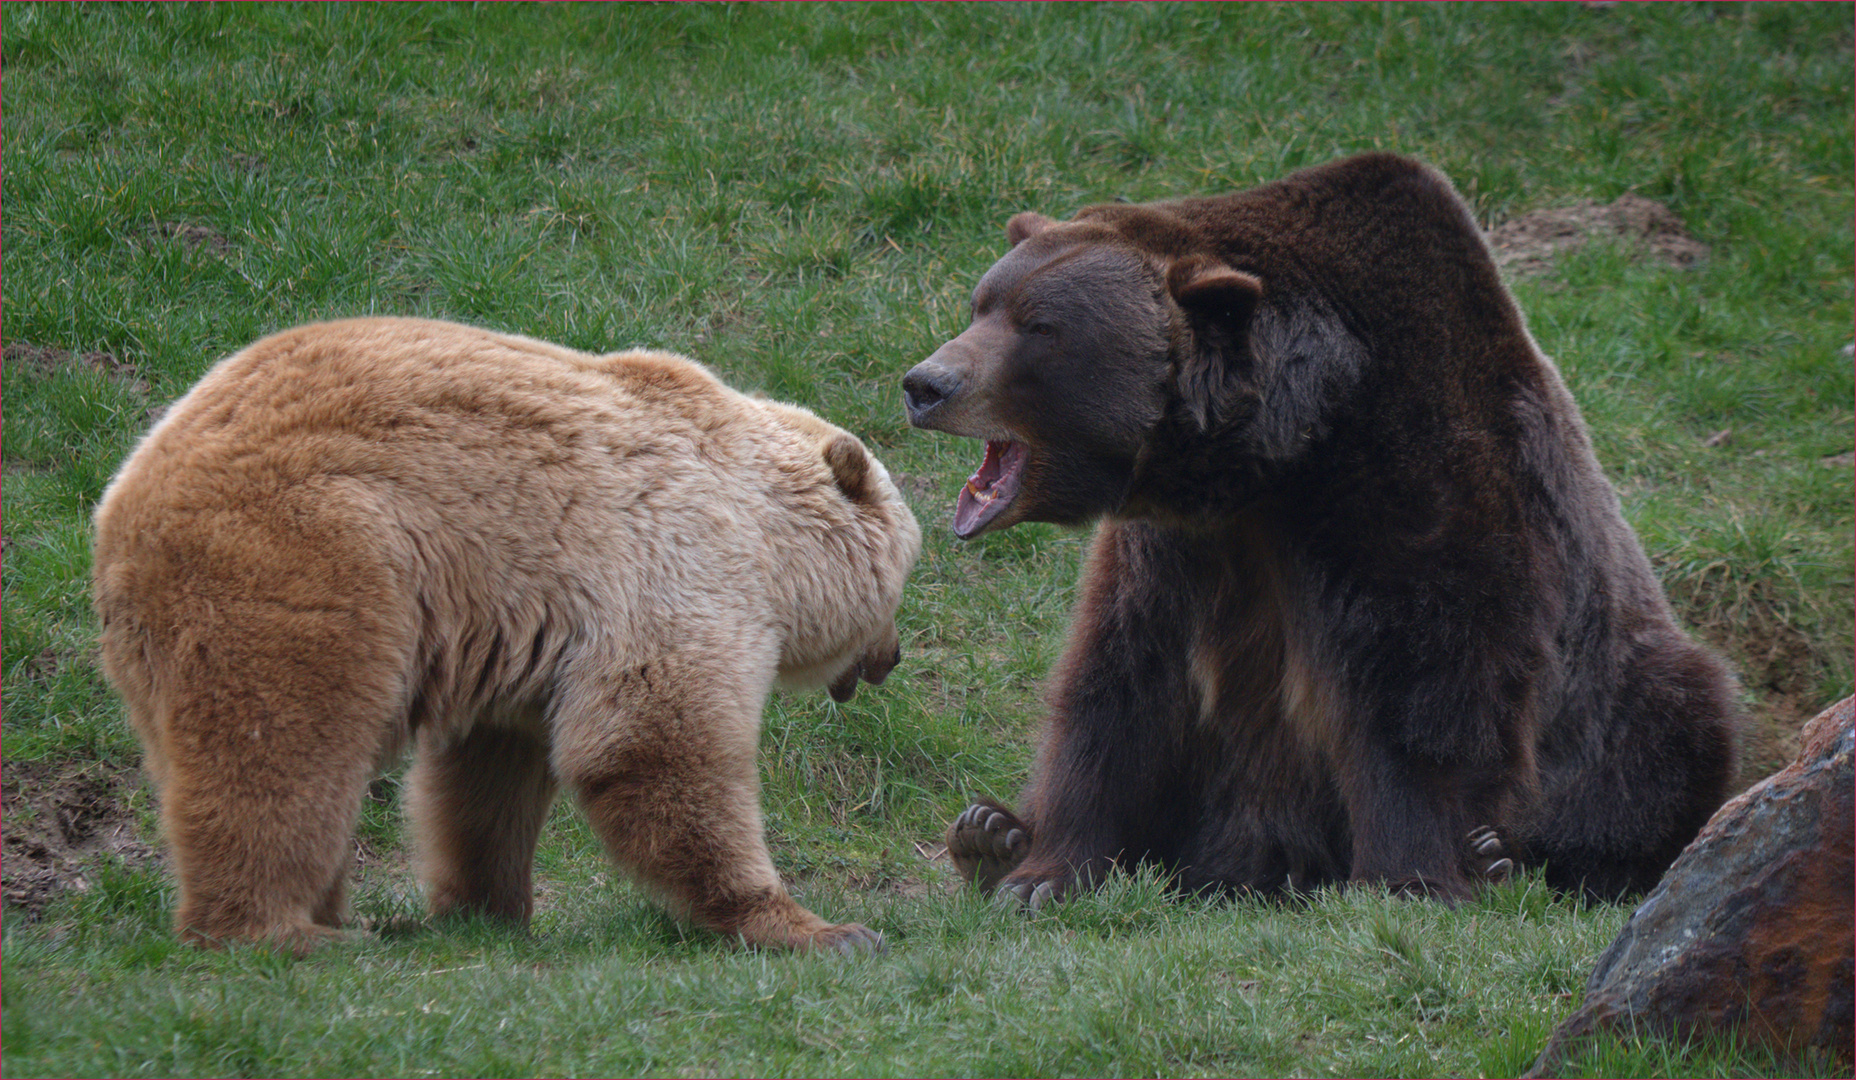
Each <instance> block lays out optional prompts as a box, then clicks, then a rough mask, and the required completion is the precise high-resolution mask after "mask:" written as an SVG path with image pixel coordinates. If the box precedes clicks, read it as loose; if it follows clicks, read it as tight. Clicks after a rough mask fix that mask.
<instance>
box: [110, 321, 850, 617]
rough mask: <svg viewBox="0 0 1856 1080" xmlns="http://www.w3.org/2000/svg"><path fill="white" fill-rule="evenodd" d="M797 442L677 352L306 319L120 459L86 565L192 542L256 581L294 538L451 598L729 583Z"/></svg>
mask: <svg viewBox="0 0 1856 1080" xmlns="http://www.w3.org/2000/svg"><path fill="white" fill-rule="evenodd" d="M801 441H803V440H801V439H800V437H799V436H798V435H796V434H792V433H790V432H787V431H785V430H784V429H782V428H781V427H780V426H779V425H774V424H771V423H769V422H768V421H767V419H766V418H765V417H764V415H762V413H761V411H760V410H759V409H758V408H756V406H755V405H754V403H753V402H752V401H750V400H749V399H747V398H745V397H743V396H742V395H740V394H738V393H736V392H735V391H733V390H731V389H729V388H728V387H726V386H725V385H723V384H722V383H721V382H720V381H718V380H717V379H715V378H714V377H713V376H712V375H710V374H709V373H708V372H707V371H706V370H704V369H703V368H701V367H700V366H699V365H697V364H695V363H694V362H691V361H688V360H684V359H683V358H681V357H677V356H674V355H672V354H668V353H653V352H631V353H619V354H614V355H610V356H593V355H590V354H586V353H580V352H576V351H574V350H570V349H565V348H561V347H559V346H555V345H550V344H548V343H545V342H540V341H533V340H530V339H527V338H521V337H515V336H511V335H503V334H495V333H491V332H488V331H484V330H479V329H475V328H471V327H465V326H458V325H454V324H449V323H441V322H433V321H427V320H418V319H356V320H347V321H342V322H333V323H322V324H312V325H308V326H303V327H297V328H295V329H292V330H287V331H284V332H282V333H280V334H277V335H274V336H272V337H269V338H265V339H263V340H261V341H259V342H257V343H255V344H253V345H252V346H250V347H248V348H246V349H244V350H242V351H241V352H239V353H237V354H235V355H233V356H231V357H229V358H227V359H226V360H224V361H222V362H221V363H220V364H218V365H217V366H215V367H214V368H213V369H212V370H211V371H209V372H208V373H207V375H206V376H205V377H204V378H202V379H201V381H200V382H199V384H198V385H197V386H196V387H195V388H194V389H193V390H192V391H190V392H189V393H188V394H187V395H185V396H184V397H183V398H182V399H181V400H180V401H178V402H177V403H176V404H175V405H174V406H173V408H172V409H171V410H170V411H169V413H168V415H167V416H166V417H165V418H164V419H163V420H162V421H161V422H160V423H159V424H158V425H157V426H156V427H155V429H154V430H153V431H151V432H150V434H149V435H148V437H147V438H146V439H144V440H143V442H142V444H141V446H139V447H138V448H137V450H136V451H135V453H134V454H133V455H132V456H131V458H130V459H129V461H128V462H127V463H125V465H124V466H123V468H122V470H121V471H120V472H119V473H118V475H117V477H116V479H115V480H114V481H112V483H111V485H110V487H109V489H108V490H107V491H106V492H105V495H104V498H103V500H102V502H101V503H100V505H99V509H98V512H97V572H98V581H99V586H100V588H101V589H102V590H103V591H104V592H111V591H119V592H134V591H137V590H135V589H134V588H132V587H130V586H128V582H129V581H131V580H139V581H146V580H148V578H149V576H150V575H149V572H148V568H149V567H150V566H151V565H154V564H156V563H159V564H160V565H162V566H164V567H172V566H179V565H191V566H192V567H193V568H194V569H193V570H191V571H189V575H188V577H189V580H190V585H191V587H199V582H200V580H201V577H202V575H206V574H216V575H219V576H220V577H222V578H224V579H226V580H228V581H230V580H233V579H243V580H249V579H250V577H251V575H252V574H253V573H257V572H259V569H258V564H260V563H273V564H274V563H276V562H277V561H278V557H279V555H278V553H279V552H283V551H286V550H288V549H289V548H291V547H292V546H293V545H294V546H298V547H303V546H316V547H319V548H320V549H322V550H323V551H325V552H328V553H330V555H331V557H334V556H336V555H339V556H340V565H341V566H343V567H344V572H345V573H348V574H352V575H355V576H357V577H368V578H371V579H375V580H386V579H392V580H396V581H400V582H402V583H403V584H404V586H405V587H406V588H408V589H411V590H413V591H416V592H417V593H419V594H420V595H433V594H442V595H453V596H455V597H456V606H457V607H459V608H460V609H465V608H470V609H474V610H475V609H485V608H495V607H501V606H504V605H505V604H506V603H508V602H510V601H508V600H507V599H506V598H510V597H520V598H522V599H523V601H524V602H525V603H529V604H531V605H533V604H541V605H547V606H550V609H551V610H556V611H557V613H565V612H564V611H563V609H572V610H575V611H579V612H582V613H584V612H586V611H589V610H591V609H592V608H595V607H599V606H602V605H604V606H608V607H610V608H614V609H620V610H625V611H630V612H631V613H632V616H631V617H632V618H635V619H636V620H638V621H640V622H650V621H653V620H655V619H657V618H659V617H661V616H662V615H663V614H664V613H665V612H671V611H674V610H676V609H677V608H678V607H680V606H681V607H690V606H691V601H692V600H693V599H694V598H699V597H708V596H710V594H718V595H720V594H723V593H726V595H728V596H730V597H732V598H733V599H731V601H730V602H731V603H734V604H736V605H739V604H741V603H745V602H748V600H749V598H752V597H755V596H757V595H758V594H759V593H760V592H761V591H762V590H761V589H759V588H757V587H758V586H761V585H762V584H763V583H764V581H765V579H766V578H767V576H768V574H769V566H768V562H769V558H768V555H769V552H768V545H767V544H766V543H764V542H763V541H762V537H761V533H762V531H763V530H764V529H765V528H767V527H769V526H768V523H769V522H771V521H774V520H776V519H777V514H775V513H774V508H773V506H772V502H773V501H774V500H775V499H776V498H777V496H778V492H777V491H775V490H774V487H775V486H776V485H774V484H772V483H770V482H769V473H770V470H769V468H768V465H767V462H768V461H769V460H773V461H780V460H782V459H791V458H793V457H794V456H795V455H797V454H798V453H799V452H800V451H799V449H798V448H797V445H796V444H797V443H799V442H801ZM789 444H791V445H789ZM814 456H816V455H814ZM778 471H779V470H778V469H774V470H773V472H774V473H775V474H777V473H778ZM816 471H818V472H820V473H821V474H824V469H823V465H822V464H819V465H818V466H817V468H816ZM826 475H828V474H826ZM162 576H163V577H164V578H172V577H173V574H172V573H171V572H167V571H164V572H163V574H162ZM118 580H120V581H121V582H123V584H124V587H123V588H122V589H112V582H116V581H118ZM724 583H726V584H724Z"/></svg>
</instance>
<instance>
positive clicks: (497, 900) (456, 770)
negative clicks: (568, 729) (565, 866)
mask: <svg viewBox="0 0 1856 1080" xmlns="http://www.w3.org/2000/svg"><path fill="white" fill-rule="evenodd" d="M406 782H407V797H406V798H407V812H408V815H409V816H410V817H411V819H412V822H413V827H414V830H415V833H416V835H417V842H416V847H417V851H418V868H419V881H420V883H421V884H422V885H423V886H424V887H425V894H426V902H427V904H428V905H429V906H430V908H431V912H432V914H433V915H445V914H448V913H451V912H460V913H462V912H474V913H481V914H484V915H488V916H491V917H494V918H501V919H507V920H509V921H511V922H514V923H516V924H517V925H520V926H526V925H528V920H529V915H530V914H531V913H532V912H533V910H534V887H533V884H532V874H533V870H534V864H535V843H536V840H537V839H538V838H539V837H540V835H541V827H542V825H543V824H545V823H546V822H547V820H548V808H549V807H550V806H552V805H553V803H554V793H555V788H556V784H555V780H554V775H553V773H552V772H551V771H550V770H549V767H548V747H547V743H546V742H545V741H544V736H543V734H542V732H540V731H539V730H525V729H522V728H517V727H501V726H497V727H491V726H480V727H477V728H474V729H472V730H471V731H470V732H469V733H468V734H466V735H465V736H464V737H462V738H456V737H454V736H452V735H451V734H450V733H449V732H446V731H443V730H428V731H425V732H422V733H421V734H420V739H419V749H418V756H417V758H416V760H415V761H414V763H413V767H412V770H411V771H410V772H409V773H408V775H407V778H406Z"/></svg>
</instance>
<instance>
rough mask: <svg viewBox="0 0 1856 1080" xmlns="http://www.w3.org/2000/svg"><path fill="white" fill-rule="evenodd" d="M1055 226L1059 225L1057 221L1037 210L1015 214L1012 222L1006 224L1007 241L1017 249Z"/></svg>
mask: <svg viewBox="0 0 1856 1080" xmlns="http://www.w3.org/2000/svg"><path fill="white" fill-rule="evenodd" d="M1055 224H1057V222H1056V221H1055V220H1053V219H1051V218H1047V217H1045V216H1044V215H1043V214H1040V213H1038V212H1037V211H1035V210H1027V211H1025V212H1024V213H1022V214H1013V215H1012V220H1010V221H1008V222H1006V223H1005V239H1006V241H1007V242H1008V243H1010V244H1011V245H1012V246H1013V247H1017V246H1018V245H1020V244H1022V243H1024V242H1025V241H1026V240H1029V239H1031V238H1032V237H1034V236H1036V235H1037V234H1039V233H1041V232H1043V231H1044V230H1045V229H1048V228H1050V227H1051V226H1052V225H1055Z"/></svg>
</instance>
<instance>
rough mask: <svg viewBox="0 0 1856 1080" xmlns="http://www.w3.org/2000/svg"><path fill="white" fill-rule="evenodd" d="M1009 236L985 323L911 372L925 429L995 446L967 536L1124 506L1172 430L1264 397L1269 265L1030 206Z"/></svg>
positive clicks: (910, 401) (969, 499)
mask: <svg viewBox="0 0 1856 1080" xmlns="http://www.w3.org/2000/svg"><path fill="white" fill-rule="evenodd" d="M1006 237H1007V239H1008V240H1009V241H1010V242H1011V244H1012V248H1011V250H1010V251H1009V252H1008V253H1007V254H1006V255H1005V256H1004V257H1003V258H1001V259H1000V260H999V261H998V262H997V263H995V264H993V267H992V269H990V270H988V271H987V272H986V274H985V276H984V277H982V278H981V279H980V283H979V286H978V287H977V288H975V289H974V290H973V321H972V323H971V325H969V326H968V327H967V329H966V330H965V331H963V332H962V333H961V334H960V335H959V336H958V337H956V338H954V339H953V340H951V341H949V342H947V343H946V344H944V345H942V346H941V347H940V348H939V349H937V350H935V352H934V354H933V355H932V356H930V357H928V359H926V360H924V361H922V362H921V363H919V364H917V365H916V366H915V367H914V368H913V369H912V370H910V371H909V373H908V375H907V376H905V377H904V379H903V392H904V398H905V402H906V404H907V407H908V413H909V421H910V422H911V423H912V424H914V425H915V426H917V427H923V428H930V429H934V430H937V431H945V432H948V433H950V434H954V435H964V436H967V437H970V438H976V439H983V440H985V442H986V457H985V460H984V461H983V463H982V464H981V465H980V467H979V469H978V470H977V471H976V472H974V474H973V475H972V477H971V478H970V479H968V481H967V484H966V487H965V488H964V489H963V490H962V491H961V493H960V496H959V499H958V501H957V502H956V504H955V509H954V532H955V533H956V534H957V535H959V536H960V537H962V538H972V537H975V536H978V535H980V534H981V533H983V532H986V531H988V530H991V529H1003V528H1007V527H1009V526H1011V525H1015V524H1017V523H1018V522H1021V521H1049V522H1055V523H1058V524H1064V525H1073V524H1081V523H1083V522H1086V521H1088V520H1090V519H1092V518H1094V517H1097V516H1099V515H1101V514H1104V513H1109V512H1113V511H1115V510H1116V509H1118V508H1120V507H1121V506H1123V504H1124V503H1125V502H1126V500H1127V498H1128V495H1129V487H1130V484H1131V483H1132V482H1133V480H1134V478H1135V476H1136V473H1137V469H1138V468H1139V466H1140V463H1141V461H1142V459H1143V457H1144V456H1145V455H1147V454H1148V453H1149V452H1150V448H1151V445H1152V443H1153V440H1154V437H1155V433H1156V431H1157V430H1158V429H1160V428H1161V427H1162V426H1163V425H1164V426H1167V427H1169V428H1171V427H1177V426H1179V425H1180V424H1182V423H1183V424H1184V425H1186V426H1188V427H1196V428H1198V429H1201V430H1203V429H1204V428H1206V427H1207V426H1208V425H1211V424H1213V423H1227V424H1228V422H1229V421H1230V420H1231V419H1232V418H1233V416H1237V415H1240V414H1241V413H1242V411H1243V408H1244V406H1245V403H1246V402H1245V399H1246V398H1254V397H1255V394H1254V392H1249V391H1247V390H1246V387H1245V386H1244V379H1243V377H1242V370H1241V369H1243V368H1245V367H1246V366H1247V363H1246V361H1247V355H1248V352H1247V350H1248V343H1247V341H1246V336H1247V334H1246V332H1247V329H1248V326H1249V323H1250V319H1251V315H1252V313H1253V311H1254V310H1255V308H1256V306H1257V303H1258V301H1259V299H1260V298H1261V296H1262V292H1263V286H1262V283H1261V282H1260V281H1259V280H1258V279H1257V278H1256V277H1255V276H1252V275H1251V274H1248V273H1244V272H1241V271H1238V270H1234V269H1231V268H1230V267H1229V266H1226V265H1224V264H1222V263H1221V262H1219V261H1217V260H1216V259H1213V258H1209V257H1206V256H1204V255H1197V254H1184V255H1177V256H1168V255H1160V254H1156V253H1155V252H1154V250H1153V247H1152V246H1151V245H1148V244H1143V243H1137V242H1135V241H1134V240H1132V239H1130V238H1129V237H1128V236H1127V235H1126V233H1125V231H1124V230H1122V229H1118V228H1116V227H1114V225H1113V223H1112V222H1108V221H1097V220H1090V219H1089V218H1087V217H1084V218H1079V219H1078V220H1076V221H1070V222H1061V223H1060V222H1055V221H1052V220H1051V219H1049V218H1046V217H1044V216H1042V215H1040V214H1034V213H1024V214H1019V215H1017V216H1016V217H1014V218H1012V220H1011V221H1010V222H1009V223H1008V224H1007V226H1006Z"/></svg>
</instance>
